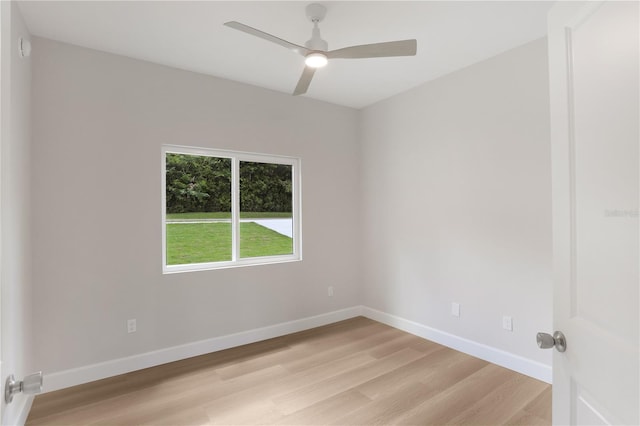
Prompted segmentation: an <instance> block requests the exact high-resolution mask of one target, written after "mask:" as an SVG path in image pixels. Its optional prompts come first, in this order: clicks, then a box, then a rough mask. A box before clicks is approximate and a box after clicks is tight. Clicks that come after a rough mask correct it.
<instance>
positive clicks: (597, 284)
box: [549, 1, 640, 425]
mask: <svg viewBox="0 0 640 426" xmlns="http://www.w3.org/2000/svg"><path fill="white" fill-rule="evenodd" d="M639 13H640V11H639V5H638V2H635V1H634V2H599V3H594V2H589V3H584V2H580V3H576V2H560V3H558V4H556V5H554V7H553V8H552V9H551V11H550V14H549V69H550V90H551V92H550V93H551V143H552V171H553V179H552V182H553V223H554V229H553V249H554V255H553V260H554V320H553V322H554V328H555V329H556V330H560V331H562V332H563V333H564V335H565V336H566V342H567V349H566V352H564V353H560V352H558V351H554V356H553V423H554V424H571V425H576V424H577V425H588V424H629V425H638V424H640V414H639V406H640V393H639V391H638V388H639V379H640V378H639V374H640V370H639V352H638V348H639V333H640V328H639V322H640V321H639V300H638V299H639V296H640V294H639V290H638V289H639V274H638V269H639V268H638V264H639V250H638V241H639V227H638V199H639V193H638V191H639V187H640V185H639V167H638V163H639V161H638V154H639V150H638V144H639V143H638V140H639V138H640V131H639V124H638V123H639V119H640V109H639V106H638V104H639V101H638V97H639V85H638V80H639V78H640V74H639V73H640V69H639V65H638V64H639V57H638V56H639V49H640V46H639V38H640V29H639V25H638V15H639Z"/></svg>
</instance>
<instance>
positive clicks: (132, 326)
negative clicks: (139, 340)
mask: <svg viewBox="0 0 640 426" xmlns="http://www.w3.org/2000/svg"><path fill="white" fill-rule="evenodd" d="M136 329H137V325H136V319H135V318H133V319H130V320H127V333H135V332H136Z"/></svg>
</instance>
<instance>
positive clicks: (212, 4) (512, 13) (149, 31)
mask: <svg viewBox="0 0 640 426" xmlns="http://www.w3.org/2000/svg"><path fill="white" fill-rule="evenodd" d="M308 3H309V2H302V1H284V2H270V1H256V2H254V1H251V2H249V1H233V2H231V1H196V2H191V1H171V2H170V1H141V2H138V1H103V2H96V1H71V2H59V1H42V2H41V1H25V2H21V3H20V9H21V11H22V13H23V15H24V18H25V21H26V23H27V26H28V28H29V30H30V31H31V33H32V34H34V35H36V36H40V37H46V38H50V39H54V40H58V41H62V42H66V43H71V44H76V45H79V46H85V47H89V48H93V49H98V50H103V51H106V52H111V53H116V54H119V55H125V56H129V57H132V58H137V59H143V60H147V61H151V62H155V63H159V64H163V65H168V66H172V67H176V68H181V69H185V70H190V71H195V72H199V73H204V74H209V75H213V76H217V77H222V78H226V79H230V80H235V81H239V82H243V83H248V84H252V85H255V86H260V87H264V88H268V89H272V90H277V91H280V92H284V93H291V92H292V91H293V89H294V87H295V85H296V83H297V81H298V78H299V76H300V73H301V72H302V69H303V68H304V58H303V57H301V56H298V55H296V54H295V53H293V52H291V51H289V50H287V49H284V48H282V47H280V46H278V45H275V44H272V43H269V42H267V41H264V40H262V39H259V38H255V37H252V36H249V35H247V34H245V33H242V32H240V31H236V30H233V29H231V28H227V27H225V26H223V25H222V24H223V23H224V22H227V21H232V20H235V21H239V22H242V23H244V24H247V25H250V26H252V27H255V28H258V29H260V30H262V31H265V32H268V33H271V34H274V35H276V36H278V37H280V38H284V39H286V40H289V41H291V42H293V43H296V44H304V42H305V41H306V40H308V39H309V38H310V36H311V28H312V25H311V23H310V22H309V21H308V20H307V18H306V17H305V6H306V5H307V4H308ZM321 3H322V4H324V5H325V6H326V7H327V9H328V11H327V17H326V18H325V20H324V21H323V22H322V23H321V24H320V29H321V32H322V37H323V38H324V39H325V40H327V41H328V42H329V49H330V50H333V49H338V48H341V47H345V46H351V45H357V44H368V43H376V42H383V41H391V40H402V39H409V38H415V39H417V40H418V54H417V56H415V57H406V58H375V59H353V60H345V59H339V60H334V61H331V62H330V63H329V65H328V66H327V67H325V68H323V69H320V70H319V71H318V72H316V75H315V77H314V79H313V81H312V82H311V86H310V88H309V91H308V93H307V94H306V95H304V96H308V97H310V98H314V99H320V100H324V101H327V102H332V103H335V104H340V105H345V106H349V107H354V108H362V107H365V106H367V105H370V104H372V103H374V102H377V101H379V100H382V99H385V98H388V97H390V96H393V95H395V94H397V93H400V92H403V91H405V90H408V89H410V88H412V87H415V86H418V85H420V84H421V83H424V82H426V81H429V80H432V79H434V78H437V77H439V76H442V75H444V74H447V73H450V72H452V71H455V70H457V69H460V68H462V67H465V66H468V65H470V64H473V63H475V62H478V61H481V60H483V59H486V58H489V57H491V56H494V55H496V54H498V53H501V52H504V51H506V50H509V49H511V48H513V47H516V46H519V45H522V44H524V43H526V42H529V41H532V40H535V39H537V38H540V37H543V36H544V35H545V34H546V15H547V11H548V9H549V8H550V7H551V4H552V3H551V2H545V1H540V2H521V1H503V2H484V1H471V2H453V1H451V2H445V1H441V2H427V1H413V2H399V1H386V2H383V1H351V2H344V1H321Z"/></svg>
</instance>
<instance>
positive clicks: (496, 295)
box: [361, 39, 552, 365]
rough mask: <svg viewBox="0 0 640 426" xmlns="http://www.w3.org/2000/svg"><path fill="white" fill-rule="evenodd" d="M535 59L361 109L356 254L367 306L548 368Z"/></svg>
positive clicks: (547, 269)
mask: <svg viewBox="0 0 640 426" xmlns="http://www.w3.org/2000/svg"><path fill="white" fill-rule="evenodd" d="M546 55H547V51H546V40H545V39H542V40H538V41H535V42H532V43H529V44H527V45H524V46H522V47H519V48H516V49H514V50H511V51H508V52H506V53H504V54H501V55H499V56H496V57H494V58H491V59H489V60H486V61H484V62H481V63H478V64H475V65H472V66H470V67H468V68H465V69H463V70H460V71H458V72H455V73H453V74H450V75H448V76H445V77H442V78H439V79H437V80H434V81H432V82H429V83H426V84H424V85H422V86H420V87H418V88H416V89H413V90H411V91H409V92H406V93H404V94H401V95H398V96H395V97H393V98H390V99H388V100H386V101H382V102H380V103H378V104H376V105H373V106H371V107H369V108H366V109H364V110H363V111H362V114H361V140H362V147H361V150H362V172H363V175H362V182H363V203H362V211H363V215H364V222H363V229H364V241H363V244H362V246H363V248H364V252H363V254H364V259H365V263H366V267H365V268H364V283H365V285H364V292H365V293H364V305H366V306H369V307H371V308H374V309H377V310H380V311H383V312H387V313H390V314H393V315H397V316H400V317H402V318H405V319H409V320H412V321H415V322H417V323H419V324H423V325H426V326H429V327H433V328H435V329H438V330H441V331H444V332H448V333H451V334H454V335H456V336H459V337H462V338H467V339H471V340H473V341H476V342H479V343H482V344H485V345H489V346H491V347H494V348H498V349H502V350H505V351H508V352H511V353H513V354H516V355H521V356H524V357H526V358H529V359H532V360H537V361H540V362H544V363H546V364H549V365H550V363H551V354H550V352H549V351H547V352H545V351H540V350H539V349H538V348H537V347H536V345H535V338H534V336H535V333H536V332H537V331H538V330H551V308H552V287H551V188H550V185H551V183H550V179H551V165H550V145H549V106H548V103H549V100H548V81H547V59H546V58H547V56H546ZM451 302H458V303H460V305H461V315H460V318H455V317H453V316H451V313H450V309H451ZM503 315H509V316H512V317H513V326H514V330H513V332H508V331H505V330H503V329H502V316H503Z"/></svg>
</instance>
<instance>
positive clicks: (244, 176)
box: [240, 161, 293, 258]
mask: <svg viewBox="0 0 640 426" xmlns="http://www.w3.org/2000/svg"><path fill="white" fill-rule="evenodd" d="M292 189H293V184H292V166H290V165H285V164H269V163H256V162H247V161H241V162H240V257H242V258H245V257H260V256H276V255H286V254H292V253H293V215H292V212H293V210H292V206H293V196H292Z"/></svg>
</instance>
